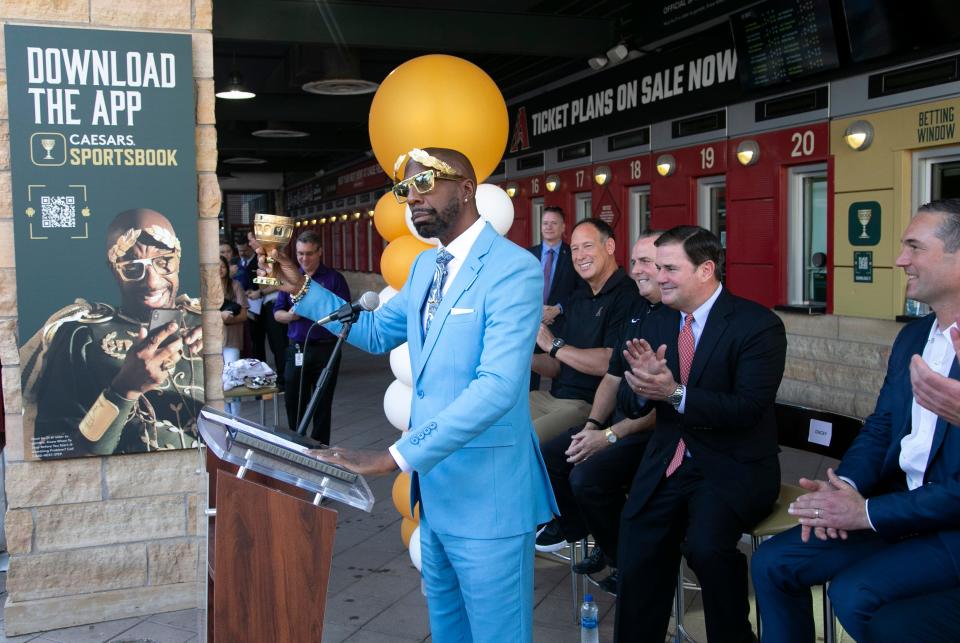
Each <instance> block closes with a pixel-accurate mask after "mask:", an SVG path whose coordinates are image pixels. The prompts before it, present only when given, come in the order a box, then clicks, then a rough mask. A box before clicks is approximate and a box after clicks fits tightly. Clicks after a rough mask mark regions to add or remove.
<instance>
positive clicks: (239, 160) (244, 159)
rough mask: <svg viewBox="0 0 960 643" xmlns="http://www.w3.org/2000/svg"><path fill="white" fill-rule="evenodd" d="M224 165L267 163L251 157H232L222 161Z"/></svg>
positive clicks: (264, 160)
mask: <svg viewBox="0 0 960 643" xmlns="http://www.w3.org/2000/svg"><path fill="white" fill-rule="evenodd" d="M223 162H224V163H230V164H231V165H263V164H265V163H266V162H267V161H266V159H258V158H254V157H252V156H234V157H232V158H228V159H223Z"/></svg>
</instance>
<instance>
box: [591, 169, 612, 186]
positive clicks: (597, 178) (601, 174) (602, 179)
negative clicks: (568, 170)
mask: <svg viewBox="0 0 960 643" xmlns="http://www.w3.org/2000/svg"><path fill="white" fill-rule="evenodd" d="M611 176H613V175H612V174H611V173H610V168H609V167H607V166H606V165H601V166H600V167H598V168H597V169H595V170H594V171H593V180H594V182H595V183H596V184H597V185H606V183H607V181H609V180H610V177H611Z"/></svg>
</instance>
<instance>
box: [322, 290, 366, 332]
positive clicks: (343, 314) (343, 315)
mask: <svg viewBox="0 0 960 643" xmlns="http://www.w3.org/2000/svg"><path fill="white" fill-rule="evenodd" d="M379 305H380V295H378V294H377V293H375V292H373V291H372V290H368V291H367V292H365V293H363V294H362V295H360V297H358V298H357V300H356V301H355V302H353V303H351V304H344V305H342V306H340V308H338V309H336V310H335V311H333V312H332V313H330V314H329V315H327V316H326V317H324V318H323V319H318V320H317V321H316V322H315V323H316V324H318V325H323V324H328V323H330V322H332V321H340V322H342V321H345V320H347V319H350V318H351V317H353V316H354V315H356V314H357V313H359V312H360V311H361V310H366V311H370V310H374V309H376V307H377V306H379Z"/></svg>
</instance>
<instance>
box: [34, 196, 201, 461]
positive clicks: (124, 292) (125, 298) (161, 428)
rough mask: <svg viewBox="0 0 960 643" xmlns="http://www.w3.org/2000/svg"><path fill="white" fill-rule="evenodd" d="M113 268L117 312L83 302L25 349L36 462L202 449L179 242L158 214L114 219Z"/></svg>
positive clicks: (194, 312)
mask: <svg viewBox="0 0 960 643" xmlns="http://www.w3.org/2000/svg"><path fill="white" fill-rule="evenodd" d="M106 247H107V257H106V258H107V263H108V265H109V268H110V271H111V273H112V274H113V276H114V278H115V279H116V281H117V285H118V287H119V289H120V306H119V307H117V308H115V307H113V306H111V305H108V304H105V303H89V302H87V301H85V300H83V299H78V300H77V301H76V302H75V303H74V304H71V305H70V306H66V307H64V308H62V309H61V310H59V311H57V312H56V313H54V315H52V316H51V317H50V319H48V320H47V322H46V323H45V324H44V325H43V327H42V328H41V329H40V330H39V331H38V332H37V334H36V335H34V337H33V338H31V340H30V341H29V342H28V343H27V345H26V346H25V350H26V351H27V352H26V353H25V354H27V355H30V357H29V358H28V359H27V361H26V365H25V366H24V370H25V377H24V382H25V383H26V385H25V387H24V395H25V397H26V399H27V401H28V403H29V404H28V405H27V406H28V408H27V409H26V410H25V414H26V415H27V416H28V419H29V416H30V415H32V414H33V413H35V414H36V422H35V424H34V427H35V428H34V445H33V448H34V451H35V453H36V455H37V457H40V458H62V457H76V456H82V455H110V454H115V453H137V452H143V451H156V450H162V449H182V448H190V447H195V446H196V445H197V440H198V437H197V426H196V417H197V414H198V413H199V411H200V407H201V406H202V405H203V397H204V394H203V359H202V355H201V352H202V343H201V342H202V339H201V328H200V319H201V318H200V303H199V300H197V299H191V298H190V297H188V296H186V295H180V296H177V289H178V287H179V284H180V280H179V271H180V255H181V249H180V240H179V239H178V238H177V235H176V232H175V231H174V229H173V226H172V225H171V223H170V221H169V220H168V219H167V218H166V217H165V216H163V215H162V214H160V213H159V212H156V211H154V210H149V209H145V208H138V209H134V210H127V211H125V212H121V213H120V214H118V215H117V216H116V217H115V218H114V220H113V221H112V222H111V223H110V225H109V226H108V227H107V232H106Z"/></svg>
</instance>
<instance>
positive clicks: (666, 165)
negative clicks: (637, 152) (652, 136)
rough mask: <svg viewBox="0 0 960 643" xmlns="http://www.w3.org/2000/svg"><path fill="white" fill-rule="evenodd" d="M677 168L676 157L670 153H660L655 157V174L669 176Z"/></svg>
mask: <svg viewBox="0 0 960 643" xmlns="http://www.w3.org/2000/svg"><path fill="white" fill-rule="evenodd" d="M676 169H677V159H675V158H673V155H672V154H661V155H660V156H658V157H657V174H659V175H660V176H670V175H671V174H673V172H674V170H676Z"/></svg>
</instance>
